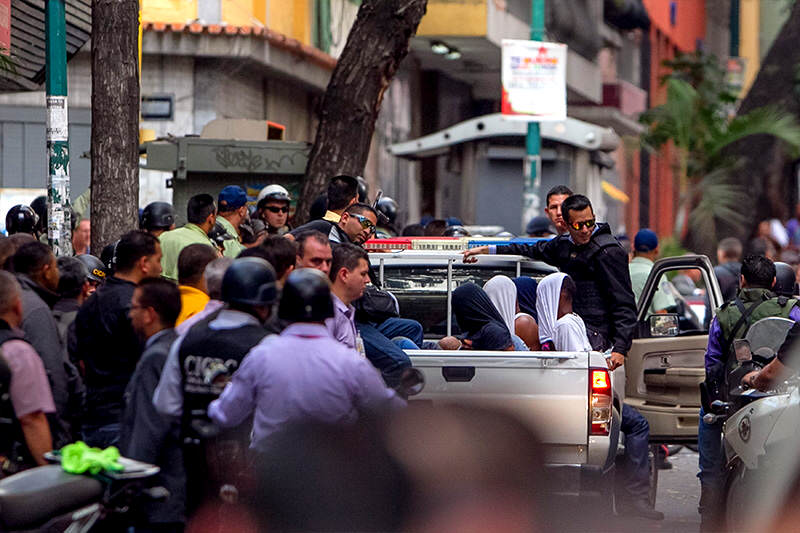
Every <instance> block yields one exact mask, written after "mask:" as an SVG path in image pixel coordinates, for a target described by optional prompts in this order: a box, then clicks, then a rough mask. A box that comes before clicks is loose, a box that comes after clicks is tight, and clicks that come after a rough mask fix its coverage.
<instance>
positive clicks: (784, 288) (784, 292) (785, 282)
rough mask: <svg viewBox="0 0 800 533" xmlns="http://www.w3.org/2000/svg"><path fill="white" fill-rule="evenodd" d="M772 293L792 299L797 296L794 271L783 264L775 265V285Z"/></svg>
mask: <svg viewBox="0 0 800 533" xmlns="http://www.w3.org/2000/svg"><path fill="white" fill-rule="evenodd" d="M772 291H773V292H774V293H775V294H777V295H778V296H787V297H789V298H791V297H792V296H794V295H795V294H797V281H796V274H795V272H794V269H793V268H792V267H791V266H790V265H788V264H786V263H781V262H776V263H775V285H774V286H773V287H772Z"/></svg>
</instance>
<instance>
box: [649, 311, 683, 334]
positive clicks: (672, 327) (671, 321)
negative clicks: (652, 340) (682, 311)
mask: <svg viewBox="0 0 800 533" xmlns="http://www.w3.org/2000/svg"><path fill="white" fill-rule="evenodd" d="M648 321H649V323H650V336H651V337H677V336H678V331H679V327H678V315H677V314H658V315H650V316H649V317H648Z"/></svg>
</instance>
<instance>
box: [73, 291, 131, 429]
mask: <svg viewBox="0 0 800 533" xmlns="http://www.w3.org/2000/svg"><path fill="white" fill-rule="evenodd" d="M135 288H136V285H135V284H134V283H132V282H130V281H124V280H122V279H119V278H117V277H113V276H112V277H111V278H109V279H108V280H107V281H106V282H105V283H104V284H103V285H102V286H101V287H99V288H98V289H97V290H96V291H95V292H94V294H92V295H91V296H90V297H89V299H88V300H86V302H85V303H84V304H83V306H82V307H81V308H80V310H79V311H78V315H77V316H76V317H75V336H76V339H77V354H76V355H77V357H78V358H79V359H80V360H81V361H83V364H84V370H85V372H86V377H85V382H86V400H87V402H86V403H87V406H86V416H85V419H84V422H85V424H86V425H87V426H89V427H98V426H104V425H107V424H112V423H116V422H119V420H120V415H121V414H122V407H123V394H124V393H125V386H126V385H127V384H128V380H129V379H130V377H131V375H132V374H133V371H134V370H135V369H136V363H137V361H138V360H139V354H141V351H142V346H141V341H140V340H139V337H138V336H137V335H136V333H135V332H134V331H133V326H131V321H130V318H129V317H128V312H129V311H130V308H131V297H132V296H133V291H134V289H135Z"/></svg>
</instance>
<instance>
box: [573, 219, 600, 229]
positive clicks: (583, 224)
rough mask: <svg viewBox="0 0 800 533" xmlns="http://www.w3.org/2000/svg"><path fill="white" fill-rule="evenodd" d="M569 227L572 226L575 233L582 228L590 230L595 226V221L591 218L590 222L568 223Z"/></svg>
mask: <svg viewBox="0 0 800 533" xmlns="http://www.w3.org/2000/svg"><path fill="white" fill-rule="evenodd" d="M569 225H570V226H572V229H574V230H575V231H580V230H581V229H583V228H587V229H592V228H593V227H594V225H595V220H594V219H593V218H592V219H590V220H582V221H580V222H570V224H569Z"/></svg>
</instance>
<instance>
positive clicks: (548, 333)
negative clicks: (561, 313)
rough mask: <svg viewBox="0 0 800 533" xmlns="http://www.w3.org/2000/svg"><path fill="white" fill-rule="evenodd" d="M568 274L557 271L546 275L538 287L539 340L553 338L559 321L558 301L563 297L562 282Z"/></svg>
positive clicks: (543, 340)
mask: <svg viewBox="0 0 800 533" xmlns="http://www.w3.org/2000/svg"><path fill="white" fill-rule="evenodd" d="M566 277H567V275H566V274H564V273H563V272H555V273H553V274H550V275H548V276H545V277H544V279H542V281H540V282H539V286H538V287H536V314H537V315H538V317H537V318H538V319H539V342H541V343H544V342H547V341H552V340H553V335H554V334H555V331H556V322H558V302H559V300H560V299H561V284H562V283H563V282H564V278H566Z"/></svg>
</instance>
